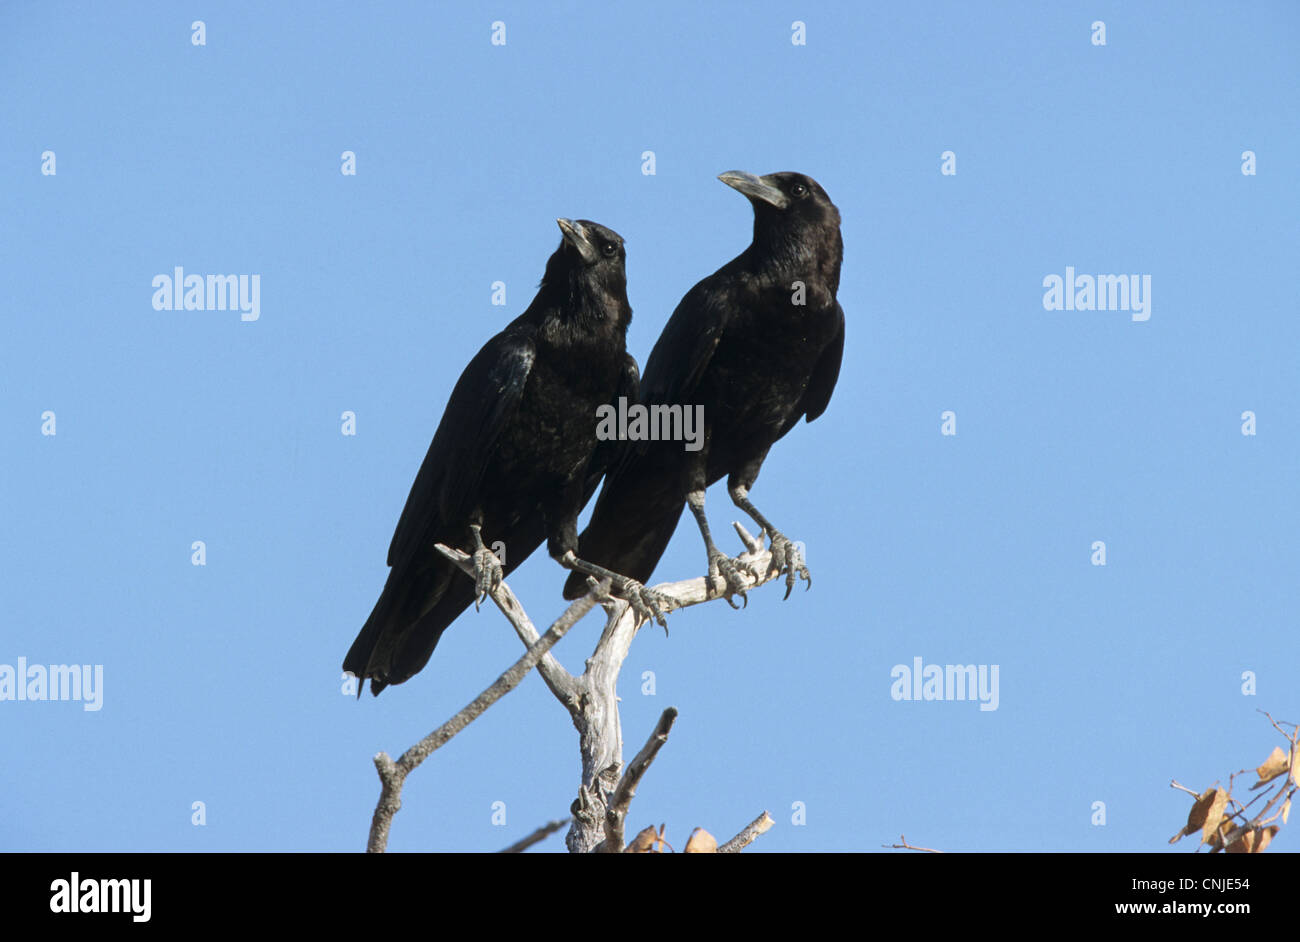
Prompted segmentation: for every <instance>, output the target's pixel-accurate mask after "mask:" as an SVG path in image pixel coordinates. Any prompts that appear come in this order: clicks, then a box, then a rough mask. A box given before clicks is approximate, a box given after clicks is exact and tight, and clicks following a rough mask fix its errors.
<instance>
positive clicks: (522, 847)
mask: <svg viewBox="0 0 1300 942" xmlns="http://www.w3.org/2000/svg"><path fill="white" fill-rule="evenodd" d="M568 823H569V819H568V818H561V819H559V820H557V821H550V822H548V823H546V824H543V825H542V826H541V827H539V828H538V829H537V830H536V831H534V832H533V833H532V834H529V835H528V836H527V837H525V838H524V839H523V840H521V841H515V842H514V843H513V844H511V845H510V846H509V847H507V848H506V849H505V850H501V851H497V853H500V854H521V853H523V852H524V851H526V850H527V849H528V848H530V847H532V846H533V845H534V844H540V843H541V842H542V841H544V840H546V839H547V838H548V837H550V836H551V835H552V834H554V833H555V832H556V831H558V830H560V828H562V827H564V826H565V825H566V824H568Z"/></svg>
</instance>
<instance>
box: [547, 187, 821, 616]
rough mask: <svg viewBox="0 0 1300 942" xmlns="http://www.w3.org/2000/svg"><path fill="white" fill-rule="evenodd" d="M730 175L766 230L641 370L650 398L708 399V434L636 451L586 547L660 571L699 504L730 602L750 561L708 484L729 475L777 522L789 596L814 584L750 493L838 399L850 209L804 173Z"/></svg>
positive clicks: (568, 590)
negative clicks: (741, 567)
mask: <svg viewBox="0 0 1300 942" xmlns="http://www.w3.org/2000/svg"><path fill="white" fill-rule="evenodd" d="M718 179H719V180H721V181H722V182H723V183H725V184H727V185H728V186H730V187H733V188H734V189H736V190H739V191H740V192H741V193H743V194H744V195H745V196H746V197H748V198H749V201H750V203H751V204H753V207H754V240H753V242H752V243H751V244H750V246H749V248H747V249H746V250H745V251H744V252H742V253H741V254H740V255H739V256H737V257H736V258H735V259H733V260H732V261H730V262H728V263H727V264H726V265H724V266H723V267H722V268H720V269H718V271H716V272H714V273H713V274H712V275H710V276H709V277H708V278H705V279H704V280H703V281H701V282H700V283H699V284H697V285H696V286H695V287H694V288H692V289H691V290H690V291H689V292H687V294H686V296H685V297H684V298H682V300H681V303H680V304H678V305H677V309H676V310H675V311H673V315H672V317H671V319H669V321H668V325H667V326H666V327H665V328H664V332H663V333H662V334H661V335H660V337H659V341H658V342H657V343H656V344H655V347H654V350H653V351H652V352H651V354H650V359H649V360H647V361H646V369H645V376H644V378H643V379H642V382H641V401H642V403H643V404H645V405H647V406H654V405H674V406H675V405H680V406H681V407H683V408H690V407H692V406H703V410H704V411H703V415H704V424H705V433H704V440H703V447H702V448H700V449H699V450H697V451H691V450H687V449H686V448H684V447H683V444H682V443H681V442H665V441H654V442H641V443H639V444H638V445H636V446H634V447H630V448H628V449H627V450H625V452H624V453H623V455H622V456H621V457H620V459H619V462H618V464H617V465H616V466H614V467H613V468H611V469H610V471H609V474H608V476H607V477H606V479H605V484H604V487H603V488H602V489H601V493H600V497H599V498H598V499H597V501H596V509H595V511H594V512H593V514H592V518H591V523H590V524H589V525H588V526H587V528H586V530H584V531H583V534H582V537H581V539H580V540H579V548H578V552H579V554H580V555H581V556H582V557H583V558H584V559H589V560H591V561H593V562H596V563H599V564H601V565H602V566H606V567H608V568H610V569H613V570H615V571H617V572H619V573H622V574H623V575H625V576H627V577H629V578H631V579H634V580H637V581H638V582H647V581H649V579H650V576H651V574H652V573H653V572H654V568H655V565H656V563H658V562H659V557H660V556H662V555H663V552H664V550H665V548H667V546H668V541H669V539H670V538H671V537H672V535H673V531H674V530H675V529H676V527H677V521H678V518H679V517H680V516H681V513H682V507H683V506H684V505H689V506H690V508H691V513H692V514H693V515H694V516H695V520H696V522H697V523H698V525H699V528H700V533H701V534H702V535H703V537H704V545H705V548H706V550H707V552H708V567H709V575H710V577H713V576H717V575H721V576H722V577H723V579H724V580H725V582H726V585H727V590H726V591H727V601H728V602H731V595H732V594H733V593H738V594H739V595H740V596H741V597H742V598H744V596H745V593H744V585H745V583H744V582H743V581H742V580H741V579H740V577H739V573H738V571H737V565H738V564H737V562H736V561H735V560H733V559H731V558H730V557H728V556H726V555H725V554H724V553H722V552H721V551H720V550H719V549H718V548H717V547H716V546H715V545H714V542H713V537H712V536H711V535H710V533H709V523H708V519H707V518H706V517H705V514H704V491H705V488H706V487H707V486H708V485H710V484H712V483H714V482H715V481H717V480H718V479H719V478H721V477H723V476H724V475H727V476H728V480H727V490H728V491H729V492H730V494H731V499H732V500H733V501H734V502H735V504H736V506H737V507H739V508H740V509H741V510H743V511H744V512H745V513H746V514H748V515H749V516H750V517H752V518H753V519H754V521H755V522H756V523H757V524H758V525H759V526H760V527H762V528H763V530H765V531H766V533H767V537H768V541H769V544H770V546H771V549H772V566H773V567H774V569H775V571H777V572H785V574H786V591H785V595H786V598H789V596H790V589H791V588H793V586H794V583H795V580H796V576H799V577H802V578H803V579H805V580H806V581H807V582H808V584H809V585H811V584H812V578H811V576H810V575H809V573H808V568H807V565H806V563H805V561H804V559H803V556H802V554H801V553H800V552H799V550H798V548H797V547H796V546H795V545H794V544H793V543H792V542H791V541H790V540H789V539H787V538H786V537H785V535H784V534H782V533H781V532H780V531H778V530H777V529H776V527H774V526H773V525H772V524H771V522H769V521H768V519H767V518H766V517H765V516H763V515H762V514H761V513H760V512H759V510H758V508H757V507H755V506H754V505H753V503H751V502H750V499H749V489H750V488H751V487H752V486H753V485H754V481H755V479H756V478H757V477H758V472H759V468H761V467H762V464H763V459H764V458H765V457H766V456H767V452H768V449H769V448H771V447H772V445H773V443H775V442H776V441H777V440H778V439H780V438H781V437H782V436H783V435H785V434H786V432H788V431H790V429H791V428H793V427H794V425H795V423H797V422H798V421H799V419H800V417H801V416H806V417H807V420H808V421H809V422H811V421H812V420H813V419H815V418H817V416H819V415H821V414H822V412H823V411H825V409H826V406H827V404H828V403H829V402H830V398H831V392H832V391H833V390H834V388H835V381H836V379H837V378H838V377H839V372H840V358H841V355H842V354H843V351H844V311H843V310H842V309H841V308H840V305H839V302H838V301H836V299H835V293H836V290H837V289H838V287H839V282H840V261H841V259H842V258H843V255H844V244H843V241H842V240H841V238H840V214H839V211H838V210H837V209H836V208H835V204H833V203H832V202H831V200H830V197H828V196H827V195H826V191H825V190H823V189H822V188H821V187H820V186H819V185H818V184H817V182H816V181H815V180H813V179H812V178H810V177H807V176H804V175H803V174H801V173H773V174H769V175H767V176H765V177H757V176H754V175H753V174H749V173H740V172H735V171H733V172H731V173H724V174H722V175H721V176H719V177H718ZM585 591H586V585H585V584H584V581H583V580H582V578H581V577H579V576H570V577H569V579H568V582H567V583H566V585H565V591H564V594H565V597H566V598H577V597H578V596H580V595H582V594H583V593H584V592H585ZM732 604H733V605H734V603H732Z"/></svg>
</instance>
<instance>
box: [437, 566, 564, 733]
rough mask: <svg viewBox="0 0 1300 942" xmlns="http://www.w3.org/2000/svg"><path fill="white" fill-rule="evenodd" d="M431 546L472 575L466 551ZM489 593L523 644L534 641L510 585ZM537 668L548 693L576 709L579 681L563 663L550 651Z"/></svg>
mask: <svg viewBox="0 0 1300 942" xmlns="http://www.w3.org/2000/svg"><path fill="white" fill-rule="evenodd" d="M434 549H436V550H437V551H438V552H440V553H441V554H442V555H443V556H445V557H447V558H448V559H449V560H451V561H452V562H453V563H455V564H456V565H457V566H459V567H460V568H461V571H462V572H464V573H465V574H466V575H467V576H469V577H470V578H471V579H473V578H474V561H473V557H471V556H470V555H469V554H468V553H465V552H462V551H461V550H458V549H453V548H452V547H449V546H447V545H446V544H444V543H438V544H435V546H434ZM491 596H492V601H493V602H495V603H496V606H497V608H499V609H500V610H501V614H502V615H505V616H506V620H507V621H509V622H510V624H511V626H512V627H513V628H514V629H515V634H517V635H519V640H520V641H522V642H523V643H524V647H526V648H530V647H532V646H533V645H534V644H536V643H537V639H538V637H540V636H539V634H538V632H537V628H536V627H535V626H534V625H533V622H532V619H530V618H529V617H528V614H527V613H526V612H525V611H524V607H523V605H521V604H520V602H519V599H518V598H516V597H515V594H514V593H513V592H511V591H510V587H509V586H508V585H506V583H505V582H504V581H502V583H501V584H500V585H499V586H497V588H496V589H495V590H493V591H492V592H491ZM537 672H538V673H539V674H541V675H542V680H544V681H545V682H546V686H547V687H549V688H550V689H551V693H553V694H555V698H556V699H557V700H559V701H560V703H562V704H564V707H565V709H567V710H568V711H569V712H570V713H573V712H574V710H576V709H577V698H578V682H577V680H576V679H575V678H574V676H573V675H572V674H570V673H569V672H568V671H567V670H565V669H564V665H563V664H561V663H560V662H559V661H558V660H556V658H555V655H554V654H551V653H549V652H548V653H547V655H546V656H545V657H544V658H542V660H541V663H540V664H538V666H537Z"/></svg>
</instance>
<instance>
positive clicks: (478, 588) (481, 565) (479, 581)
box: [470, 525, 503, 612]
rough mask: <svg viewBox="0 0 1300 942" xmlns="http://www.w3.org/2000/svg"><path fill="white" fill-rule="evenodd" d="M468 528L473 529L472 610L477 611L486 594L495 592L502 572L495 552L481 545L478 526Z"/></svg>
mask: <svg viewBox="0 0 1300 942" xmlns="http://www.w3.org/2000/svg"><path fill="white" fill-rule="evenodd" d="M470 529H472V530H473V531H474V544H475V550H474V555H473V560H474V611H476V612H477V611H478V609H479V605H481V604H482V603H483V600H484V599H485V598H487V597H488V594H489V593H492V592H495V591H496V590H497V588H498V587H499V586H500V585H501V578H502V575H503V573H502V569H501V560H499V559H497V554H496V553H494V552H492V551H491V550H490V549H488V548H487V547H486V546H484V545H483V537H482V535H481V534H480V533H479V528H478V526H477V525H476V526H472V527H471V528H470Z"/></svg>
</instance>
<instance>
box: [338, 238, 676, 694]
mask: <svg viewBox="0 0 1300 942" xmlns="http://www.w3.org/2000/svg"><path fill="white" fill-rule="evenodd" d="M558 222H559V225H560V229H561V230H562V232H563V238H562V240H561V242H560V247H559V248H558V249H556V251H555V253H554V254H553V255H552V256H551V257H550V259H549V260H548V261H547V263H546V272H545V274H544V275H543V277H542V283H541V286H540V287H539V289H538V292H537V296H536V297H535V298H534V299H533V302H532V304H530V305H529V306H528V309H527V310H526V311H524V313H523V314H521V315H519V317H517V318H516V319H515V320H514V321H512V322H511V323H510V324H509V325H508V326H507V327H506V328H505V329H504V330H502V331H501V333H499V334H497V335H496V336H495V337H493V338H492V339H491V340H489V341H488V342H487V343H486V344H485V345H484V346H483V348H482V349H481V350H480V351H479V352H478V354H477V355H476V356H475V357H474V358H473V359H472V360H471V361H470V363H469V365H468V366H467V367H465V370H464V372H463V373H461V376H460V379H459V380H458V381H457V382H456V386H455V388H454V389H453V390H452V393H451V398H450V400H449V401H448V402H447V408H446V410H445V411H444V413H443V416H442V421H441V422H440V423H439V425H438V430H437V432H436V433H435V434H434V437H433V443H432V444H431V445H430V446H429V451H428V454H427V455H426V456H425V458H424V463H423V464H422V465H421V466H420V471H419V474H418V475H417V476H416V479H415V484H414V485H413V486H412V487H411V494H410V496H409V497H408V498H407V500H406V507H405V508H404V509H403V510H402V516H401V519H400V520H399V521H398V524H397V530H396V532H395V533H394V534H393V541H392V544H391V545H390V546H389V549H388V565H389V566H390V567H391V571H390V573H389V575H388V581H387V583H386V584H385V585H384V590H383V593H382V594H381V595H380V597H379V601H378V602H376V603H375V607H374V610H373V611H372V612H371V613H370V617H369V618H368V619H367V620H366V623H365V625H364V627H362V629H361V632H360V634H358V635H357V639H356V641H354V642H353V644H352V648H351V650H349V651H348V654H347V657H346V659H345V660H344V662H343V669H344V670H346V671H349V672H350V673H352V674H353V675H354V676H356V677H358V678H361V680H362V684H364V682H365V680H367V679H368V680H369V681H370V689H371V691H372V692H373V693H375V694H376V695H377V694H378V693H379V692H380V691H381V690H382V689H383V688H384V687H385V686H387V685H389V684H400V683H402V682H403V681H404V680H407V679H408V678H410V677H411V676H412V675H414V674H415V673H416V672H418V671H419V670H420V669H421V668H423V667H424V665H425V664H426V663H427V662H428V660H429V656H430V655H431V654H432V653H433V649H434V646H435V645H436V644H437V643H438V639H439V638H440V637H441V636H442V633H443V631H445V630H446V628H447V626H448V625H450V624H451V623H452V621H454V620H455V618H456V617H457V616H458V615H459V614H460V613H461V612H463V611H464V610H465V609H466V608H467V607H468V606H469V604H470V603H471V602H473V601H475V599H476V598H478V599H479V600H481V599H482V595H483V593H484V592H485V591H486V590H487V588H488V587H490V586H493V585H495V584H496V583H497V582H498V581H499V580H500V579H501V577H502V575H503V572H504V573H509V572H510V571H512V570H513V569H514V568H515V567H516V566H518V565H519V564H520V563H522V562H523V561H524V560H525V559H526V558H527V557H528V556H529V555H530V554H531V553H532V552H533V550H534V549H536V548H537V547H538V546H539V545H540V544H541V542H542V541H543V540H547V541H548V550H549V552H550V554H551V555H552V556H553V557H555V558H556V559H557V560H559V561H560V562H561V563H562V564H563V565H565V566H566V567H567V568H570V569H574V570H578V569H582V570H583V571H584V572H586V573H593V574H604V573H603V570H599V569H598V568H597V567H590V566H585V564H583V563H582V561H581V560H579V559H577V558H576V557H575V556H574V551H575V550H576V549H577V545H578V540H577V517H578V513H579V512H580V511H581V510H582V507H583V506H584V505H585V504H586V502H587V501H588V500H589V499H590V497H591V494H592V493H593V492H594V491H595V489H596V484H597V483H598V482H599V480H600V476H601V474H602V473H603V472H604V470H605V467H606V465H607V464H608V463H609V460H610V458H611V456H612V454H613V450H614V448H616V447H617V443H616V442H598V440H597V437H596V430H597V425H598V420H597V409H598V408H599V407H601V406H603V405H607V404H611V403H615V402H617V400H618V397H620V396H627V397H629V398H630V399H632V400H635V398H636V396H637V385H638V377H637V366H636V361H635V360H633V359H632V357H631V356H630V355H628V354H627V352H626V350H625V338H626V335H627V326H628V323H629V322H630V321H631V319H632V309H631V306H630V305H629V304H628V300H627V278H626V273H625V269H624V262H625V258H626V255H625V252H624V249H623V240H622V238H620V237H619V235H618V234H617V233H616V232H613V231H612V230H610V229H606V228H605V227H604V226H600V225H597V224H596V223H593V222H588V221H586V220H579V221H577V222H571V221H570V220H567V219H560V220H558ZM436 543H445V544H447V545H449V546H453V547H458V548H460V549H463V550H465V551H467V552H470V553H472V554H473V555H474V562H475V568H476V572H477V579H470V578H468V577H467V576H466V575H465V574H464V573H462V572H461V570H460V569H459V568H457V567H456V566H455V565H453V564H452V563H450V562H449V561H448V560H447V559H445V558H444V557H443V556H442V555H441V554H439V553H438V551H437V550H435V549H434V544H436ZM498 543H500V544H504V556H505V565H504V569H503V567H502V566H501V565H500V564H499V563H498V560H497V558H496V556H495V555H494V554H493V552H492V550H491V549H489V548H488V547H492V546H495V545H496V544H498ZM584 578H585V576H584ZM615 585H616V588H617V589H620V590H623V591H625V592H629V593H631V594H632V595H633V596H635V595H636V592H637V591H638V590H639V589H640V587H639V586H635V585H629V584H628V583H627V581H626V580H619V579H615ZM639 601H640V599H639V598H637V602H639ZM654 614H658V612H657V610H656V611H655V612H654Z"/></svg>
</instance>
